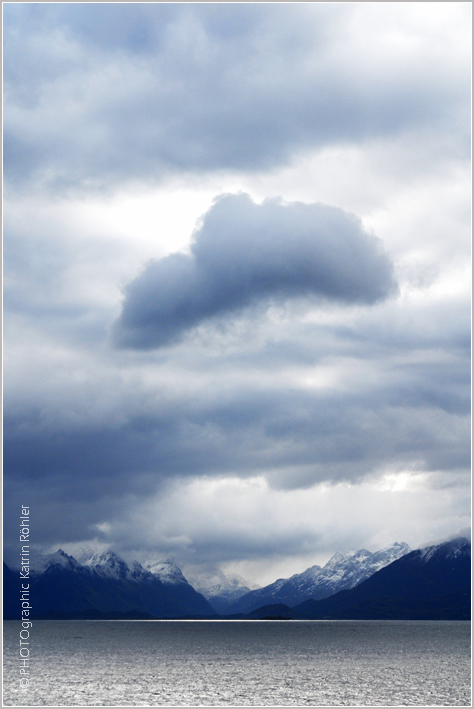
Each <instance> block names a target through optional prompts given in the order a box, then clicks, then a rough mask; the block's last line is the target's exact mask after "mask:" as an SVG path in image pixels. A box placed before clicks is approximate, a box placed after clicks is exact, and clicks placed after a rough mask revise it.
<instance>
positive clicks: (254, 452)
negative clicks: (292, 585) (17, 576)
mask: <svg viewBox="0 0 474 709" xmlns="http://www.w3.org/2000/svg"><path fill="white" fill-rule="evenodd" d="M3 14H4V98H3V101H4V104H3V105H4V241H3V255H4V503H5V512H4V534H5V552H4V554H5V560H6V561H7V562H9V563H12V564H15V563H16V559H17V557H18V553H19V541H18V525H19V517H20V514H21V505H28V506H29V507H30V515H31V523H30V524H31V543H32V549H33V550H34V551H36V552H41V553H45V552H50V551H54V550H56V549H58V548H59V547H61V548H62V549H64V550H65V551H67V552H68V553H71V554H74V553H77V552H78V551H79V550H80V549H83V548H84V547H88V548H93V549H98V550H102V549H112V550H114V551H116V552H117V553H119V554H121V555H123V556H124V558H126V559H138V560H141V561H145V560H147V559H156V558H172V559H174V560H175V561H176V563H178V564H179V565H180V566H181V567H182V568H183V569H184V571H185V572H186V570H193V569H194V570H196V569H200V570H205V569H211V568H213V567H216V566H217V567H220V568H222V569H223V570H224V571H225V572H236V573H239V574H241V575H242V576H243V577H244V578H246V579H247V580H248V581H249V582H250V583H255V584H266V583H271V582H272V581H274V580H275V579H276V578H277V577H287V576H290V575H291V574H293V573H298V572H301V571H303V570H304V569H305V568H307V567H308V566H311V565H313V564H316V563H319V564H322V563H325V562H326V561H327V560H328V559H329V557H330V556H331V555H332V554H333V553H335V552H336V551H338V550H343V549H349V548H351V549H359V548H367V549H369V550H370V551H376V550H378V549H381V548H383V547H384V546H387V545H389V544H391V543H392V542H395V541H405V542H407V543H408V544H409V545H410V546H411V547H412V548H417V547H420V546H423V545H426V544H427V543H430V542H432V541H434V540H440V539H444V538H446V537H448V536H451V535H453V534H456V533H458V532H459V531H460V530H464V529H466V528H467V527H468V526H469V525H470V295H471V285H470V284H471V245H470V220H471V214H470V209H471V197H470V194H471V184H470V169H471V166H470V150H471V149H470V100H471V97H470V82H471V77H470V66H471V39H470V32H471V30H470V28H471V4H470V3H462V2H461V3H456V2H436V3H430V2H423V3H416V2H414V3H302V4H296V3H290V4H278V3H275V4H274V3H261V4H260V3H250V4H238V3H237V4H225V3H223V4H220V3H210V4H194V3H190V4H177V3H176V4H175V3H170V4H155V3H149V4H140V3H123V4H113V3H110V4H101V3H77V4H75V3H52V4H42V3H37V4H28V3H4V5H3Z"/></svg>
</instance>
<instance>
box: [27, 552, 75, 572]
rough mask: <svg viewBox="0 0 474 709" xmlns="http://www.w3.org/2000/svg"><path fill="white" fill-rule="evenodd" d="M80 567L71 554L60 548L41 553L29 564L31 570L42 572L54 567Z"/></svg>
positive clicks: (70, 568)
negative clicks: (51, 551)
mask: <svg viewBox="0 0 474 709" xmlns="http://www.w3.org/2000/svg"><path fill="white" fill-rule="evenodd" d="M79 567H80V564H79V562H77V561H76V559H75V558H74V557H73V556H69V554H66V552H65V551H63V550H62V549H58V550H57V551H55V552H53V553H52V554H43V555H41V556H39V557H38V558H37V559H35V560H34V561H33V563H32V565H31V572H32V573H35V574H43V573H45V572H46V571H49V570H50V569H54V568H61V569H69V570H71V571H72V570H75V569H77V568H79Z"/></svg>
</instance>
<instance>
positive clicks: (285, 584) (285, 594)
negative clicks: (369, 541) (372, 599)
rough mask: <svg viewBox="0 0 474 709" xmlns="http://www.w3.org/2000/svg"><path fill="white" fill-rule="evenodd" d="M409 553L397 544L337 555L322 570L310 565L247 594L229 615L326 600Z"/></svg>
mask: <svg viewBox="0 0 474 709" xmlns="http://www.w3.org/2000/svg"><path fill="white" fill-rule="evenodd" d="M409 551H410V547H409V546H408V544H405V543H404V542H402V543H400V542H396V543H395V544H391V545H390V546H388V547H386V548H385V549H382V550H381V551H378V552H375V553H372V552H370V551H367V549H359V550H358V551H354V550H348V551H343V552H340V551H339V552H336V554H334V556H333V557H332V558H331V559H330V560H329V561H328V562H327V564H326V565H325V566H324V567H323V568H321V567H320V566H317V565H316V566H311V567H310V568H309V569H306V571H303V572H302V573H300V574H294V575H293V576H291V578H289V579H278V580H277V581H275V582H274V583H272V584H270V585H269V586H265V587H264V588H261V589H258V590H257V591H251V592H250V593H247V594H245V596H242V597H241V598H240V599H239V600H238V601H237V603H235V604H234V605H233V606H232V608H231V609H230V611H229V612H230V613H249V612H251V611H253V610H255V609H256V608H258V607H260V606H262V605H267V604H273V603H284V604H286V605H288V606H295V605H297V604H298V603H302V602H303V601H305V600H307V599H309V598H313V599H316V600H318V599H322V598H327V597H328V596H332V595H333V594H335V593H337V592H338V591H342V590H344V589H349V588H353V587H354V586H357V585H358V584H359V583H361V582H362V581H364V580H365V579H367V578H369V577H370V576H372V575H373V574H374V573H376V572H377V571H379V570H380V569H381V568H383V567H384V566H387V565H388V564H391V563H392V561H395V560H396V559H399V558H400V557H401V556H403V555H404V554H407V553H408V552H409Z"/></svg>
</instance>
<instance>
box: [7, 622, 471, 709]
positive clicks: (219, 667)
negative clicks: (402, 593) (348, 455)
mask: <svg viewBox="0 0 474 709" xmlns="http://www.w3.org/2000/svg"><path fill="white" fill-rule="evenodd" d="M19 633H20V623H19V622H16V621H7V622H5V623H4V706H226V705H230V706H327V705H332V706H373V705H385V706H387V705H389V706H390V705H392V706H400V705H406V706H433V705H451V706H469V705H470V702H471V698H470V664H471V663H470V623H467V622H446V621H441V622H433V621H412V622H409V621H393V622H392V621H251V622H246V621H239V622H232V621H214V622H212V621H36V622H35V623H34V625H33V628H32V629H31V633H30V638H29V641H30V645H29V648H30V652H31V657H30V672H31V674H30V675H29V677H30V686H29V688H28V689H27V690H25V691H20V684H19V680H20V657H19V647H20V645H19ZM22 676H24V675H22Z"/></svg>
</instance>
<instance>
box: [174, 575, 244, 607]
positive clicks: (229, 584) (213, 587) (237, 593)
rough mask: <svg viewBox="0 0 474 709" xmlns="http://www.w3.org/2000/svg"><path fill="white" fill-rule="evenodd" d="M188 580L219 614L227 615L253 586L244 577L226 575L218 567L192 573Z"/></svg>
mask: <svg viewBox="0 0 474 709" xmlns="http://www.w3.org/2000/svg"><path fill="white" fill-rule="evenodd" d="M188 579H189V582H190V583H191V585H192V586H193V588H195V589H196V591H198V593H201V594H202V595H203V596H204V598H205V599H206V600H208V601H209V603H210V604H211V605H212V606H213V608H215V609H216V611H217V612H218V613H225V612H226V611H227V609H228V608H229V607H230V606H231V605H232V604H233V603H235V602H236V601H237V600H238V599H239V598H241V596H243V595H244V594H246V593H248V592H249V591H250V590H251V585H250V584H249V583H248V582H247V581H246V580H245V579H243V578H242V576H239V575H238V574H232V573H229V574H224V572H223V571H222V570H221V569H219V568H216V567H214V568H212V569H210V570H207V571H201V572H193V573H190V574H188ZM254 588H255V586H254Z"/></svg>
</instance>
